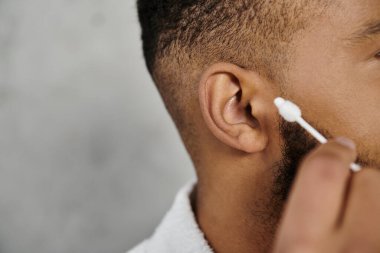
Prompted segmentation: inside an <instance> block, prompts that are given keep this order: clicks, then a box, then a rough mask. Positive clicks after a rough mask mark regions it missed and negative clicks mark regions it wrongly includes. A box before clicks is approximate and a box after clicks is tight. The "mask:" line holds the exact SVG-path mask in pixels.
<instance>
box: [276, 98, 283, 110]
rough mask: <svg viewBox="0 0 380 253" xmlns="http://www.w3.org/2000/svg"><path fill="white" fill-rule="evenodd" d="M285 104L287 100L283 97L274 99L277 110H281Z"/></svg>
mask: <svg viewBox="0 0 380 253" xmlns="http://www.w3.org/2000/svg"><path fill="white" fill-rule="evenodd" d="M283 103H285V99H283V98H282V97H276V98H275V99H274V104H275V105H276V106H277V108H280V107H281V105H282V104H283Z"/></svg>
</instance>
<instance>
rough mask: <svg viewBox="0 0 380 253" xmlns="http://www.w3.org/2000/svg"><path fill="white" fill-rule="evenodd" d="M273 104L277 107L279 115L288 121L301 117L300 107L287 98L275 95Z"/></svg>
mask: <svg viewBox="0 0 380 253" xmlns="http://www.w3.org/2000/svg"><path fill="white" fill-rule="evenodd" d="M274 104H275V105H276V106H277V108H278V112H279V113H280V115H281V116H282V117H283V118H284V119H285V120H286V121H289V122H294V121H296V120H297V119H299V118H301V110H300V108H299V107H298V106H297V105H296V104H294V103H293V102H291V101H289V100H285V99H283V98H282V97H277V98H276V99H275V100H274Z"/></svg>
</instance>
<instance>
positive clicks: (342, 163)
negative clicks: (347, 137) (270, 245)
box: [273, 139, 380, 253]
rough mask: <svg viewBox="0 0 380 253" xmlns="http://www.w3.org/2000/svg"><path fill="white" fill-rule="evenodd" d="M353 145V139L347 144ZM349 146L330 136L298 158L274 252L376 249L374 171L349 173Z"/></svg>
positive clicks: (379, 180) (379, 200)
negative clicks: (300, 161)
mask: <svg viewBox="0 0 380 253" xmlns="http://www.w3.org/2000/svg"><path fill="white" fill-rule="evenodd" d="M352 144H353V143H352ZM355 159H356V150H355V145H353V146H352V147H351V148H350V147H349V145H343V144H342V142H341V141H338V140H336V139H335V140H331V141H329V142H328V143H326V144H323V145H320V146H318V147H317V148H316V149H314V150H313V151H312V152H310V153H309V154H308V155H307V156H306V157H305V159H304V160H303V161H302V163H301V165H300V168H299V172H298V174H297V177H296V179H295V182H294V185H293V188H292V190H291V193H290V195H289V200H288V202H287V204H286V206H285V211H284V214H283V217H282V220H281V222H280V226H279V230H278V231H277V234H276V238H275V243H274V251H273V252H274V253H338V252H339V253H354V252H355V253H376V252H380V171H379V170H378V169H375V168H363V169H362V171H360V172H358V173H354V174H352V173H351V172H350V170H349V164H350V163H351V162H354V160H355Z"/></svg>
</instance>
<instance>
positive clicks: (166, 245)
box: [127, 182, 213, 253]
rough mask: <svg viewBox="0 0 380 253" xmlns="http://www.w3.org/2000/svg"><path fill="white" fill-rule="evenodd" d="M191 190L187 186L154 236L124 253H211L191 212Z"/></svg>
mask: <svg viewBox="0 0 380 253" xmlns="http://www.w3.org/2000/svg"><path fill="white" fill-rule="evenodd" d="M193 187H194V182H190V183H187V184H186V185H185V186H184V187H183V188H182V189H181V190H180V191H179V192H178V193H177V196H176V197H175V200H174V203H173V205H172V207H171V208H170V210H169V211H168V212H167V214H166V215H165V217H164V218H163V220H162V221H161V223H160V225H159V226H158V227H157V229H156V230H155V232H154V234H153V235H152V236H151V237H150V238H148V239H146V240H145V241H143V242H142V243H141V244H139V245H138V246H136V247H135V248H133V249H132V250H130V251H128V252H127V253H212V252H213V251H212V249H211V248H210V246H209V245H208V243H207V241H206V239H205V237H204V235H203V233H202V231H201V230H200V228H199V226H198V224H197V222H196V220H195V217H194V213H193V211H192V208H191V203H190V197H189V195H190V193H191V191H192V189H193Z"/></svg>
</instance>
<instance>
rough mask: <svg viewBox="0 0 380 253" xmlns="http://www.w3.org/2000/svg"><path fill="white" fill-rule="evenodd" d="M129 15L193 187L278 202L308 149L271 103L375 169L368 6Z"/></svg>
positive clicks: (274, 4)
mask: <svg viewBox="0 0 380 253" xmlns="http://www.w3.org/2000/svg"><path fill="white" fill-rule="evenodd" d="M138 9H139V18H140V22H141V25H142V39H143V43H144V44H143V45H144V46H143V47H144V53H145V58H146V61H147V66H148V69H149V71H150V73H151V74H152V76H153V79H154V81H155V83H156V85H157V87H158V89H159V91H160V93H161V96H162V97H163V100H164V102H165V105H166V107H167V109H168V111H169V112H170V114H171V115H172V117H173V119H174V122H175V123H176V125H177V127H178V129H179V132H180V134H181V136H182V139H183V140H184V143H185V145H186V147H187V149H188V151H189V153H190V155H191V156H192V159H193V161H194V164H195V166H196V167H197V173H198V176H199V180H200V182H201V183H202V181H203V182H204V183H203V184H204V185H208V187H211V188H212V187H214V189H215V188H217V187H218V183H219V186H220V184H223V183H224V185H225V186H226V187H230V189H234V190H236V189H237V188H239V187H241V188H243V186H244V187H245V189H247V188H251V190H252V191H251V194H252V192H256V193H257V192H260V191H261V193H262V196H263V198H264V196H266V197H267V198H268V199H270V201H269V202H268V200H263V201H262V203H258V204H257V205H256V207H257V206H262V208H264V206H265V204H263V203H266V204H268V205H269V204H271V205H274V203H279V202H281V201H278V200H283V199H284V198H285V197H286V194H287V191H288V189H289V187H290V185H291V182H292V179H293V176H294V172H295V169H296V167H297V166H298V164H299V162H300V161H301V159H302V157H303V156H304V155H305V154H306V153H307V152H308V151H310V149H311V148H313V147H314V146H315V145H316V144H317V143H316V142H315V141H314V140H313V139H312V138H311V137H309V136H308V135H307V134H306V133H305V132H304V131H303V130H302V129H300V128H299V127H298V126H296V125H295V124H290V123H286V122H284V121H283V120H281V119H280V117H279V115H278V113H277V111H276V108H275V106H274V105H273V99H274V98H275V97H277V96H283V97H285V98H287V99H291V100H293V101H294V102H295V103H297V104H298V105H299V106H300V108H301V109H302V111H303V116H304V118H305V119H306V120H307V121H309V122H310V123H311V124H312V125H313V126H315V127H316V128H317V129H319V130H320V131H321V132H322V133H323V134H325V135H326V136H327V137H331V136H338V135H343V136H348V137H350V138H352V139H353V140H354V141H355V142H356V143H357V149H358V154H359V162H360V163H362V164H367V165H375V166H376V165H380V148H378V143H380V130H379V128H378V126H379V124H380V117H378V116H380V115H379V112H378V110H377V108H378V107H379V106H380V100H379V94H380V54H379V52H380V25H379V24H380V1H379V0H362V1H357V0H344V1H343V0H341V1H328V0H315V1H306V0H285V1H284V0H281V1H280V0H279V1H277V0H273V1H270V0H247V1H245V0H238V1H228V0H225V1H224V0H206V1H196V0H193V1H191V0H188V1H175V0H166V1H164V0H162V1H145V0H139V1H138ZM215 182H218V183H215ZM231 185H232V186H231ZM239 189H240V188H239ZM240 192H242V191H240ZM242 195H243V194H242ZM257 195H260V194H257ZM279 206H280V205H279ZM257 209H259V208H256V209H255V210H257ZM277 211H278V210H277V209H276V208H273V212H274V213H273V215H276V212H277Z"/></svg>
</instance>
